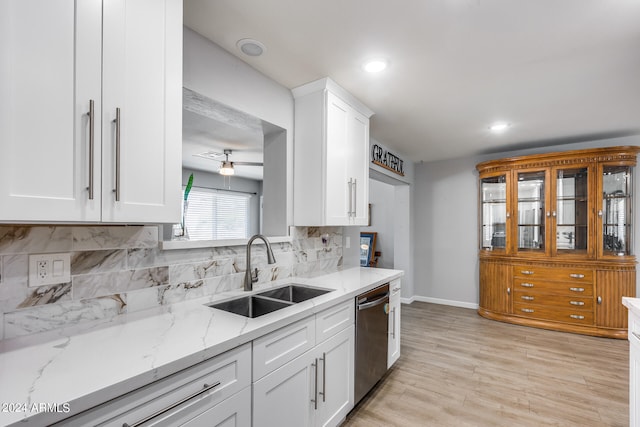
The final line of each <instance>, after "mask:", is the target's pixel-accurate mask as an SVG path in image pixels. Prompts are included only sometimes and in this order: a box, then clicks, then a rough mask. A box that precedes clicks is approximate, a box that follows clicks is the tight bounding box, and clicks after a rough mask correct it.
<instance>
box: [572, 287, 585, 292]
mask: <svg viewBox="0 0 640 427" xmlns="http://www.w3.org/2000/svg"><path fill="white" fill-rule="evenodd" d="M569 290H570V291H573V292H584V288H569Z"/></svg>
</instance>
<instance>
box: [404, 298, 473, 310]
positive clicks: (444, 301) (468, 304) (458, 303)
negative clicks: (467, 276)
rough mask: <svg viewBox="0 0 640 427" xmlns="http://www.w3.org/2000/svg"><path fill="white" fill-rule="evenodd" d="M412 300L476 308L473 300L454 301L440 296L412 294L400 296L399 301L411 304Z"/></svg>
mask: <svg viewBox="0 0 640 427" xmlns="http://www.w3.org/2000/svg"><path fill="white" fill-rule="evenodd" d="M414 301H418V302H430V303H432V304H440V305H450V306H453V307H462V308H472V309H474V310H477V309H478V307H479V306H478V304H477V303H473V302H465V301H454V300H449V299H441V298H431V297H422V296H419V295H413V296H412V297H410V298H401V299H400V302H402V304H411V303H413V302H414Z"/></svg>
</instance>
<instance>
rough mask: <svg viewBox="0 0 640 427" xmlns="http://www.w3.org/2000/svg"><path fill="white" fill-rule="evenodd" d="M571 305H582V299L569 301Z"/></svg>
mask: <svg viewBox="0 0 640 427" xmlns="http://www.w3.org/2000/svg"><path fill="white" fill-rule="evenodd" d="M569 304H571V305H584V301H569Z"/></svg>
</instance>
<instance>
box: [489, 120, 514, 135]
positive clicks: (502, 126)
mask: <svg viewBox="0 0 640 427" xmlns="http://www.w3.org/2000/svg"><path fill="white" fill-rule="evenodd" d="M509 126H510V125H509V123H505V122H497V123H494V124H492V125H491V126H489V130H490V131H491V132H495V133H500V132H504V131H505V130H507V129H509Z"/></svg>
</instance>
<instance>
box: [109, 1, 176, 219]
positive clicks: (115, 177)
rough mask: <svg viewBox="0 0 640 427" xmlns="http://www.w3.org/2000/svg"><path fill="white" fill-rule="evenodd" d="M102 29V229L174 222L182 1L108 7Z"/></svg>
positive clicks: (143, 2) (122, 2)
mask: <svg viewBox="0 0 640 427" xmlns="http://www.w3.org/2000/svg"><path fill="white" fill-rule="evenodd" d="M103 22H104V44H103V60H104V62H103V94H104V95H103V96H104V98H103V115H102V124H103V132H102V138H103V150H102V158H103V168H104V177H103V180H102V187H103V221H108V222H138V221H144V222H177V221H178V220H179V218H180V194H181V188H182V187H181V178H180V173H181V172H180V171H181V167H182V166H181V164H182V161H181V158H182V156H181V143H182V119H181V117H182V1H181V0H128V1H125V0H110V1H107V2H105V3H104V21H103ZM118 112H119V121H116V120H117V119H118Z"/></svg>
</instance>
